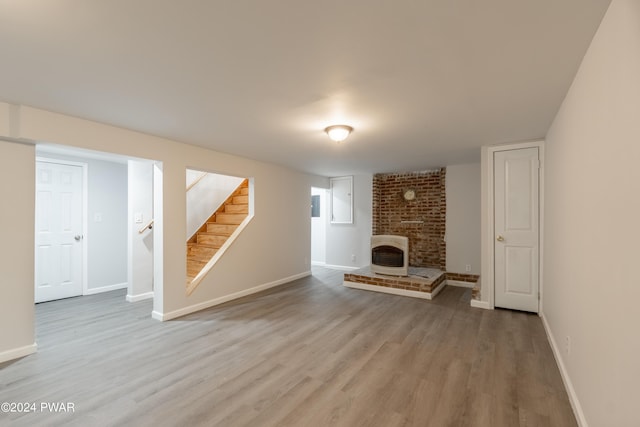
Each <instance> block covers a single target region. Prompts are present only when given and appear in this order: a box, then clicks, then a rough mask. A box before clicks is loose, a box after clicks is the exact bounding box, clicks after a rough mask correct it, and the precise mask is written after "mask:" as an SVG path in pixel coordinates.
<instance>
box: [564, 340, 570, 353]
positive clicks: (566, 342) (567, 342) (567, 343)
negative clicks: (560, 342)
mask: <svg viewBox="0 0 640 427" xmlns="http://www.w3.org/2000/svg"><path fill="white" fill-rule="evenodd" d="M564 351H565V353H567V355H569V354H571V337H569V335H567V336H566V337H564Z"/></svg>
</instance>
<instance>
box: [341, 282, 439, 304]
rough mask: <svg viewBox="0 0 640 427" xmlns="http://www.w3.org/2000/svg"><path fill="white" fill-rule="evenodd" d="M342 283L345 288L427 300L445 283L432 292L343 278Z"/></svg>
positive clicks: (437, 292) (436, 293)
mask: <svg viewBox="0 0 640 427" xmlns="http://www.w3.org/2000/svg"><path fill="white" fill-rule="evenodd" d="M342 284H343V285H344V286H346V287H347V288H354V289H361V290H364V291H373V292H382V293H385V294H392V295H400V296H404V297H413V298H422V299H428V300H431V299H433V298H434V297H435V296H436V295H438V294H439V293H440V291H441V290H442V289H444V287H445V283H444V282H442V283H440V284H439V285H438V287H436V288H435V289H434V290H433V292H431V293H429V292H420V291H412V290H409V289H399V288H389V287H386V286H376V285H367V284H366V283H357V282H350V281H348V280H345V281H344V282H342Z"/></svg>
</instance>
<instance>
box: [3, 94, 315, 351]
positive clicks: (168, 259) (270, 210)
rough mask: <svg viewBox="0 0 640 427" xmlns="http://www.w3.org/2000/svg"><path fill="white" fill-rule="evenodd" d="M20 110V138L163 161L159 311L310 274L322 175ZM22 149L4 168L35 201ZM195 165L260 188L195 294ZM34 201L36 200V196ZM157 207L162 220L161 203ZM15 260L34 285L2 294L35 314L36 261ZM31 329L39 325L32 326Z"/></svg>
mask: <svg viewBox="0 0 640 427" xmlns="http://www.w3.org/2000/svg"><path fill="white" fill-rule="evenodd" d="M2 111H3V109H0V113H2ZM16 114H19V120H16V121H15V123H17V125H18V126H17V128H16V129H10V131H11V133H12V134H14V135H16V137H20V138H25V139H28V140H33V141H47V142H50V143H56V144H62V145H67V146H71V147H78V148H86V149H90V150H95V151H103V152H109V153H116V154H120V155H125V156H131V157H137V158H149V157H152V158H153V159H154V160H157V161H159V162H161V167H162V177H163V181H162V183H161V185H160V186H158V185H155V183H154V191H155V190H156V189H157V191H160V192H161V196H162V197H154V204H156V203H159V204H160V206H162V208H163V211H162V213H161V221H160V224H159V225H158V227H155V228H154V246H155V247H157V245H158V241H161V243H162V244H161V246H160V248H161V250H160V251H157V250H155V249H156V248H155V247H154V255H155V256H156V257H158V258H156V260H157V259H160V260H161V263H160V265H157V263H156V264H155V265H154V269H157V270H158V271H157V272H156V275H155V279H157V278H158V277H161V279H162V281H161V283H158V281H157V280H156V282H155V283H154V286H156V293H159V295H156V296H155V297H154V311H155V312H156V314H157V316H156V317H160V318H170V317H172V316H175V315H177V314H178V313H184V312H188V311H190V310H193V309H195V308H199V307H203V306H206V305H207V304H211V303H213V302H215V301H219V299H220V298H224V297H228V296H229V295H237V294H238V293H242V292H249V291H251V290H252V289H254V288H256V287H259V286H262V285H271V284H274V283H281V282H283V281H287V280H290V279H293V278H296V277H302V276H304V275H307V274H309V267H310V259H309V258H310V251H311V221H310V217H309V194H310V191H311V186H312V185H317V184H316V183H317V182H320V181H324V180H323V179H322V178H319V177H314V176H310V175H306V174H303V173H300V172H296V171H292V170H290V169H286V168H283V167H279V166H275V165H272V164H268V163H263V162H258V161H253V160H249V159H246V158H242V157H237V156H232V155H228V154H224V153H218V152H215V151H212V150H207V149H203V148H201V147H196V146H192V145H187V144H181V143H178V142H175V141H171V140H167V139H163V138H158V137H154V136H151V135H146V134H142V133H137V132H133V131H129V130H125V129H121V128H116V127H113V126H108V125H104V124H100V123H96V122H91V121H88V120H82V119H78V118H74V117H70V116H65V115H62V114H56V113H52V112H47V111H43V110H38V109H35V108H30V107H26V106H22V107H19V108H18V109H17V111H16ZM1 122H2V120H0V123H1ZM14 151H16V150H15V149H13V148H9V149H8V151H7V156H4V155H3V158H2V160H3V161H5V162H7V163H10V164H12V165H14V166H13V167H12V168H7V169H0V180H4V181H7V182H9V181H11V182H12V186H14V189H13V190H11V194H31V195H32V196H31V199H32V198H33V194H34V185H35V184H34V179H33V174H34V172H33V163H34V161H33V158H30V159H28V158H26V157H25V156H24V155H22V156H21V155H20V154H23V153H18V154H16V155H15V156H13V153H14ZM32 157H33V156H32ZM16 168H17V169H19V170H23V168H25V169H30V171H28V172H29V174H30V175H29V177H30V178H29V179H25V180H16V179H15V176H12V173H13V171H14V170H15V169H16ZM187 168H190V169H199V170H215V171H218V172H219V173H222V174H226V175H236V176H246V177H252V178H253V180H254V181H253V182H254V193H255V197H254V202H255V216H254V218H253V220H252V221H251V222H250V223H249V224H248V226H247V227H246V228H245V230H244V232H243V233H242V234H241V235H240V236H239V237H238V239H237V240H236V241H235V242H234V244H233V245H232V246H231V247H230V249H229V250H228V251H227V252H225V254H224V256H223V257H222V258H221V259H220V260H219V262H218V264H216V266H215V268H214V269H213V270H212V271H211V272H210V273H209V274H208V275H207V276H206V277H205V279H204V280H203V281H202V282H201V283H200V286H199V287H198V288H197V289H196V290H195V292H193V293H192V294H191V295H190V296H187V295H186V287H185V282H186V256H185V254H186V242H185V224H186V204H185V171H186V169H187ZM29 203H32V200H31V201H30V202H29ZM29 206H31V205H29ZM29 206H27V207H29ZM154 213H155V215H156V218H158V211H157V210H156V209H154ZM25 218H26V220H27V221H28V222H29V224H30V226H29V227H27V229H28V230H31V232H32V231H33V208H30V210H27V212H26V214H25V216H24V217H23V219H21V221H25ZM11 227H13V225H12V224H9V223H8V222H4V223H2V224H0V233H3V234H4V233H7V234H9V235H10V237H13V235H11V232H12V231H11ZM20 228H22V227H20ZM158 228H160V230H158ZM22 231H23V230H20V232H22ZM158 237H160V239H158ZM12 240H13V239H12ZM27 244H28V246H29V251H30V257H31V259H32V257H33V239H32V238H31V239H29V242H28V243H27ZM274 248H277V250H274ZM157 252H161V253H157ZM12 266H13V267H12V268H13V271H14V273H13V274H12V275H10V276H9V277H10V278H11V279H13V281H19V282H22V283H29V286H28V287H25V289H21V290H20V291H19V292H17V293H13V291H15V290H14V289H10V288H5V287H0V300H2V302H3V304H5V303H6V304H7V305H11V304H13V305H14V306H15V310H18V311H20V310H25V311H26V312H27V313H29V310H32V309H33V307H32V306H33V265H32V263H31V265H27V264H26V263H25V264H24V265H22V264H15V263H14V264H12ZM2 274H3V275H4V273H2ZM0 279H1V280H2V281H3V282H4V280H5V278H4V277H0ZM27 302H28V303H27ZM27 317H30V318H32V316H27ZM15 323H16V322H15V321H14V322H10V323H7V322H5V323H2V324H1V325H0V329H1V330H2V331H3V334H4V333H5V330H7V329H8V325H11V328H13V329H15V328H16V325H15ZM20 327H22V325H21V326H20ZM27 329H32V325H31V327H28V328H27ZM19 335H20V336H19V337H18V338H17V339H16V340H15V341H19V342H25V341H26V342H28V341H31V342H33V334H32V332H30V333H29V334H24V333H19ZM3 347H11V343H9V342H8V341H7V342H0V348H3Z"/></svg>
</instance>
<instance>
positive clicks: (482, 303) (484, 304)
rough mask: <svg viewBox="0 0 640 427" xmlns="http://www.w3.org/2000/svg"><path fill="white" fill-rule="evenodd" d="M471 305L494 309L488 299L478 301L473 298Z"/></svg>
mask: <svg viewBox="0 0 640 427" xmlns="http://www.w3.org/2000/svg"><path fill="white" fill-rule="evenodd" d="M471 307H475V308H484V309H485V310H492V308H491V306H490V305H489V302H488V301H478V300H475V299H472V300H471Z"/></svg>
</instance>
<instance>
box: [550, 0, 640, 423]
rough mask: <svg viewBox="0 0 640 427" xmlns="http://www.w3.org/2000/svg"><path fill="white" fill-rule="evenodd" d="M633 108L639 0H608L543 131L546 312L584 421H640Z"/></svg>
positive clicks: (638, 196) (638, 204)
mask: <svg viewBox="0 0 640 427" xmlns="http://www.w3.org/2000/svg"><path fill="white" fill-rule="evenodd" d="M639 117H640V2H638V1H637V0H614V1H613V2H612V3H611V6H610V9H609V11H608V12H607V14H606V16H605V18H604V20H603V22H602V24H601V26H600V28H599V30H598V32H597V34H596V36H595V38H594V40H593V42H592V44H591V46H590V48H589V50H588V52H587V54H586V56H585V58H584V60H583V62H582V65H581V66H580V69H579V71H578V73H577V75H576V78H575V80H574V82H573V85H572V87H571V89H570V91H569V93H568V94H567V96H566V99H565V100H564V103H563V104H562V107H561V109H560V110H559V112H558V114H557V116H556V118H555V120H554V122H553V125H552V127H551V129H550V130H549V133H548V135H547V139H546V140H547V143H546V165H545V170H546V171H545V179H546V183H547V185H546V189H545V191H546V193H545V211H544V214H545V232H544V276H543V277H544V281H543V286H544V288H543V314H544V318H545V320H546V322H547V324H548V327H549V330H550V332H551V335H552V337H553V341H554V342H555V344H556V346H557V349H558V351H559V355H560V357H561V359H560V360H561V365H562V366H563V368H564V372H565V374H566V375H567V377H568V379H569V380H570V383H571V385H572V389H573V390H572V391H573V395H574V397H575V399H577V402H578V403H579V407H580V408H581V411H582V415H581V416H583V417H584V418H583V419H582V420H583V425H589V426H619V427H623V426H639V425H640V411H638V409H637V406H638V386H639V385H640V363H638V361H639V360H640V332H639V331H638V326H639V325H640V309H639V308H638V304H639V302H640V281H639V280H638V264H639V259H640V251H639V249H638V248H639V243H640V226H639V225H638V224H639V219H640V167H639V165H640V121H639ZM565 337H570V352H569V353H567V352H566V350H565V345H564V342H565ZM570 390H571V388H570Z"/></svg>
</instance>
